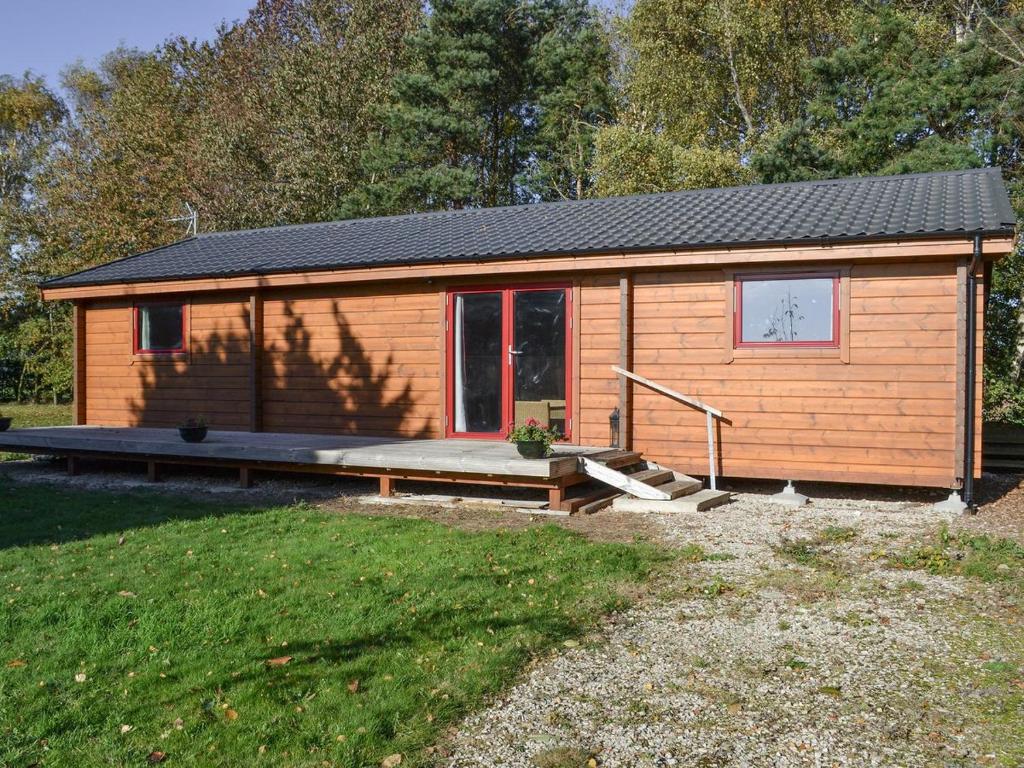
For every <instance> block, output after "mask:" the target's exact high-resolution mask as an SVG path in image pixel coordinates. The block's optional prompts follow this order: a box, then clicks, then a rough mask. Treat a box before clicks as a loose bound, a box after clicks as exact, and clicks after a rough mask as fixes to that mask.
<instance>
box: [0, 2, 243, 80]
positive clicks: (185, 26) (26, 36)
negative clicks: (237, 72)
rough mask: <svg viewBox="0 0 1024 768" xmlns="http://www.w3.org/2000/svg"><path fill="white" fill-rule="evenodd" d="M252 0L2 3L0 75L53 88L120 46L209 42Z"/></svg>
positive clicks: (0, 18)
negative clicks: (176, 39)
mask: <svg viewBox="0 0 1024 768" xmlns="http://www.w3.org/2000/svg"><path fill="white" fill-rule="evenodd" d="M253 3H254V0H0V74H7V75H15V76H20V75H21V74H23V73H24V72H25V70H27V69H30V70H32V71H33V72H35V73H36V74H40V75H44V76H45V77H46V80H47V82H48V83H49V84H50V85H51V86H57V85H58V83H59V75H60V71H61V70H62V69H63V68H64V67H66V66H67V65H68V64H71V63H73V62H75V61H76V60H78V59H81V60H82V61H84V62H85V63H86V64H95V63H96V62H97V61H98V60H99V58H100V57H102V56H103V54H105V53H107V52H108V51H111V50H113V49H114V48H116V47H117V46H118V45H121V44H123V45H125V46H127V47H129V48H141V49H142V50H149V49H151V48H154V47H155V46H157V45H159V44H160V43H161V42H163V41H164V40H166V39H167V38H168V37H172V36H174V35H179V34H180V35H185V36H186V37H192V38H199V39H209V38H211V37H212V36H213V34H214V31H215V30H216V28H217V25H218V24H219V23H220V22H221V21H223V20H227V21H233V20H235V19H240V18H242V17H244V16H245V14H246V11H247V10H248V8H249V7H250V6H251V5H253Z"/></svg>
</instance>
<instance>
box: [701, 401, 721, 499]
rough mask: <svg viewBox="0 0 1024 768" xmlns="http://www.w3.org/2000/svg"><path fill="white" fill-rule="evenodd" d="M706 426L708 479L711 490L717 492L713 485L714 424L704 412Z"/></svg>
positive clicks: (706, 412)
mask: <svg viewBox="0 0 1024 768" xmlns="http://www.w3.org/2000/svg"><path fill="white" fill-rule="evenodd" d="M704 415H705V416H706V417H707V424H708V479H709V481H710V482H711V490H712V491H717V490H718V487H717V484H716V483H715V423H714V421H713V420H712V418H711V413H710V412H709V411H704Z"/></svg>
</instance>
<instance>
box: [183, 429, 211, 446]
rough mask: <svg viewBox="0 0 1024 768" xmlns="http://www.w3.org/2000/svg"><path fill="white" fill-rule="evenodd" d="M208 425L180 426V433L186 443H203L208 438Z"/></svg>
mask: <svg viewBox="0 0 1024 768" xmlns="http://www.w3.org/2000/svg"><path fill="white" fill-rule="evenodd" d="M206 431H207V428H206V427H178V434H179V435H181V439H182V440H184V441H185V442H186V443H201V442H203V440H205V439H206Z"/></svg>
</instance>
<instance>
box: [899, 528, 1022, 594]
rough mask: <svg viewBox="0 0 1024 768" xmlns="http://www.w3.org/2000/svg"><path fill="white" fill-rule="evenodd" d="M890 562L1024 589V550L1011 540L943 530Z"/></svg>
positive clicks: (937, 573) (907, 567)
mask: <svg viewBox="0 0 1024 768" xmlns="http://www.w3.org/2000/svg"><path fill="white" fill-rule="evenodd" d="M889 562H890V564H891V565H893V566H895V567H897V568H905V569H909V570H921V571H928V572H929V573H932V574H936V575H942V576H948V575H956V576H967V577H971V578H976V579H980V580H982V581H987V582H997V581H1008V582H1012V583H1014V584H1015V585H1016V586H1017V587H1019V588H1021V587H1024V546H1021V545H1020V544H1018V543H1017V542H1015V541H1012V540H1011V539H994V538H991V537H989V536H972V535H970V534H967V533H952V532H950V531H949V529H948V528H946V527H943V528H942V529H941V530H940V531H939V532H938V533H937V534H936V535H935V537H934V539H933V540H932V541H931V542H927V543H925V544H919V545H915V546H913V547H911V548H909V549H907V550H905V551H903V552H899V553H896V554H895V555H893V556H892V557H890V559H889Z"/></svg>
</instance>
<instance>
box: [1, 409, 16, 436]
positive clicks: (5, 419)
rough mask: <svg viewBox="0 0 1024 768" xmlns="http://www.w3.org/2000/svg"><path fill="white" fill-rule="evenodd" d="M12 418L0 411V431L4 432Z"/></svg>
mask: <svg viewBox="0 0 1024 768" xmlns="http://www.w3.org/2000/svg"><path fill="white" fill-rule="evenodd" d="M12 421H13V419H12V418H11V417H10V416H4V415H3V414H2V413H0V432H6V431H7V430H8V428H9V427H10V426H11V422H12Z"/></svg>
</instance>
